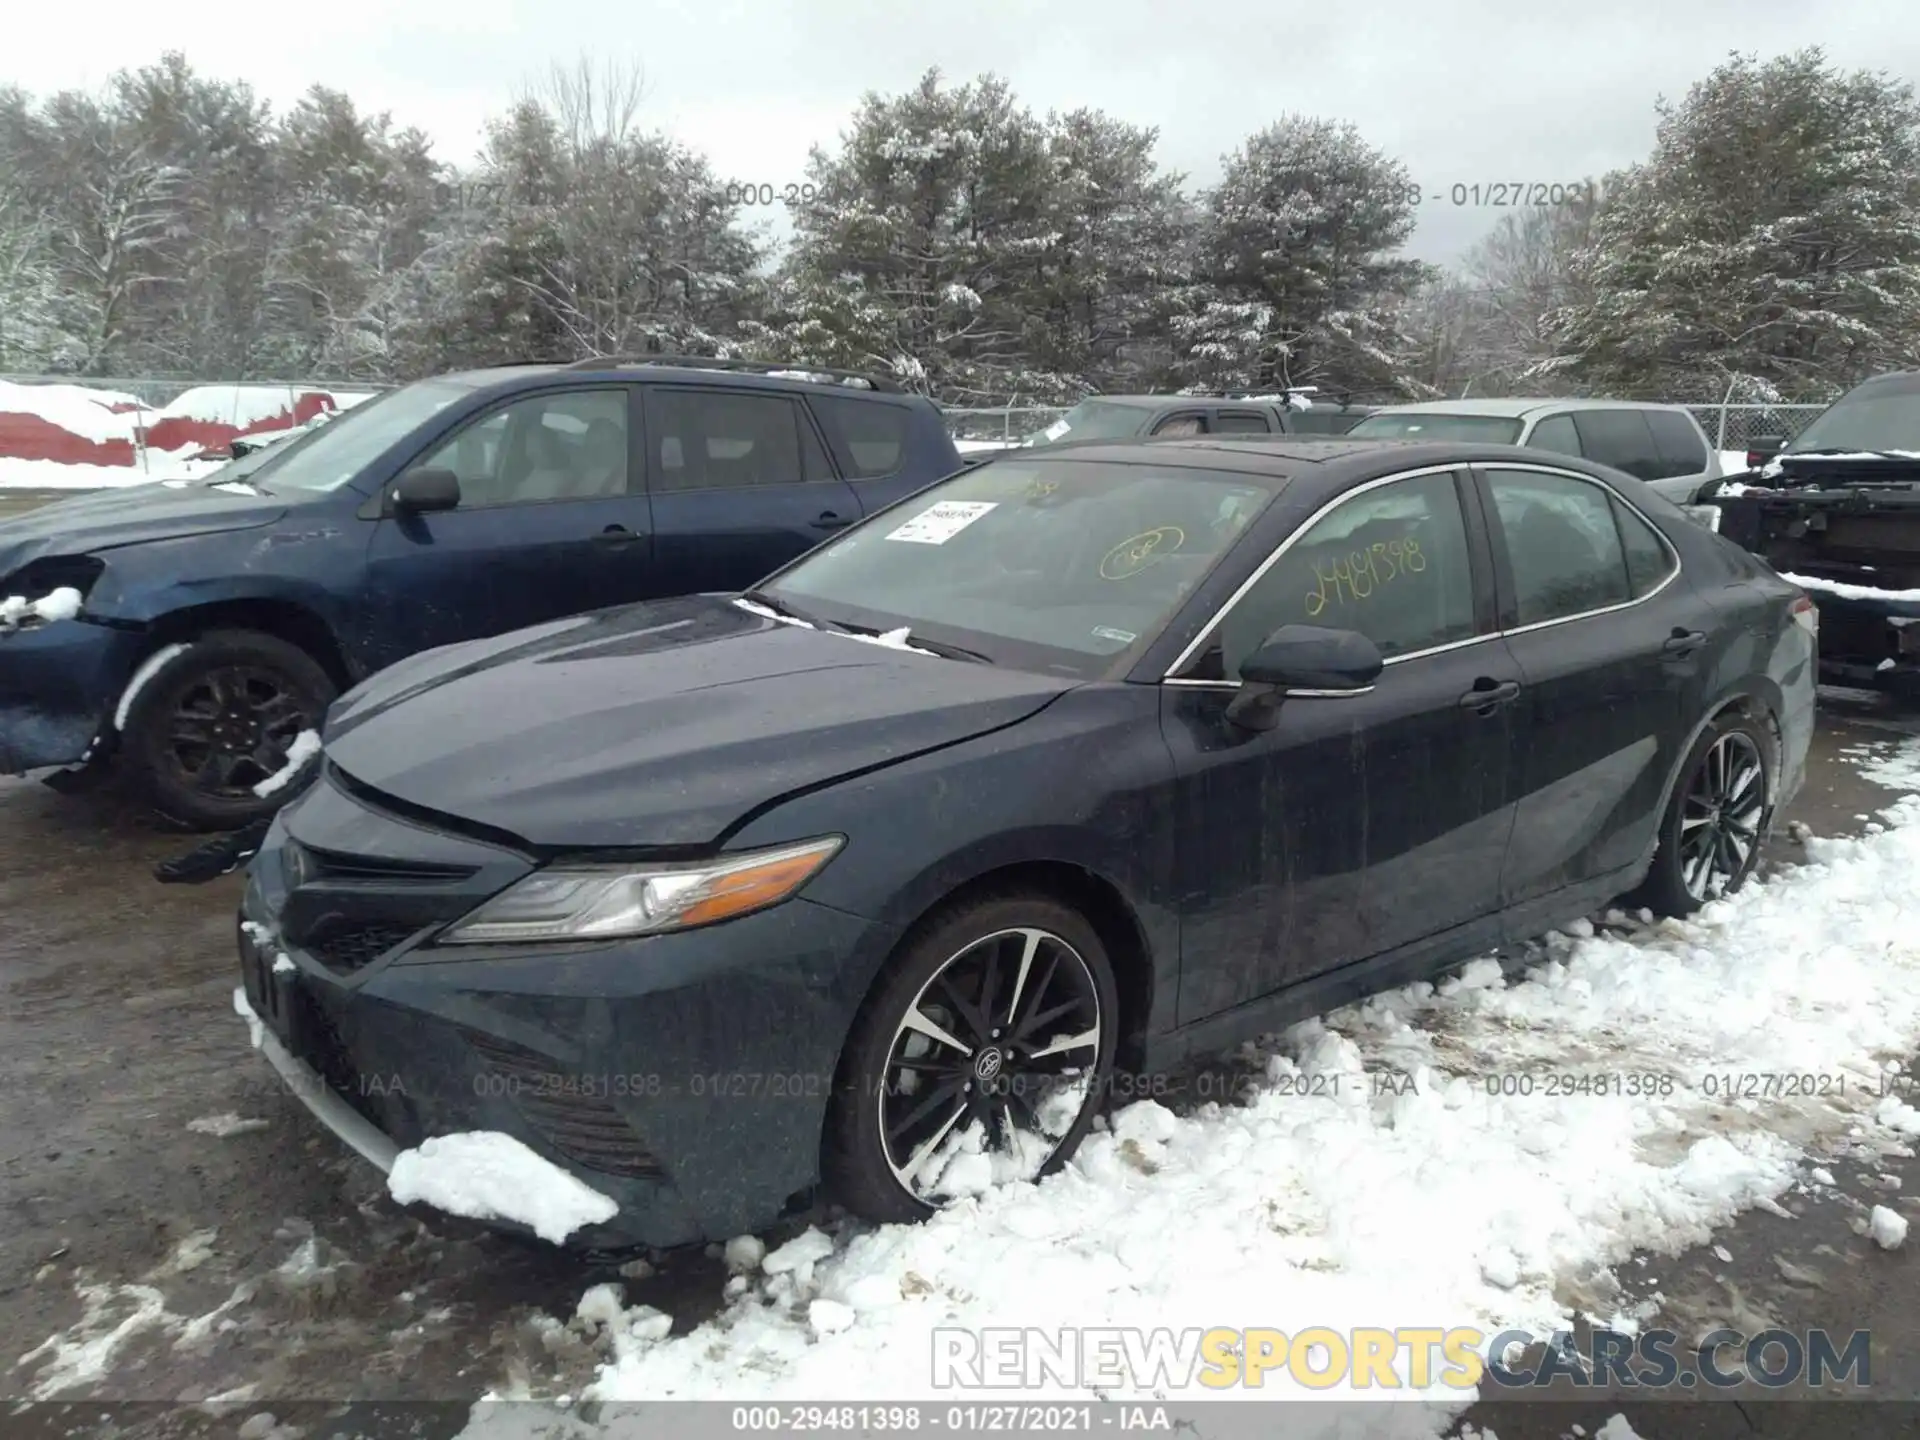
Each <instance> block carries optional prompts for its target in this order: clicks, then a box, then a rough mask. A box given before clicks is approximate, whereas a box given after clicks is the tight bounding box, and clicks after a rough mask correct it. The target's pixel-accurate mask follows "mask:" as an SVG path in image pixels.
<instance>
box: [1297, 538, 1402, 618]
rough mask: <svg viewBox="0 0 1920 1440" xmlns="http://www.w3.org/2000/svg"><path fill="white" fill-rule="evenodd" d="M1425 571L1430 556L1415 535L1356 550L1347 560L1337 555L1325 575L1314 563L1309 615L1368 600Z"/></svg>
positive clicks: (1307, 606) (1307, 604) (1312, 615)
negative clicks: (1397, 581) (1403, 577)
mask: <svg viewBox="0 0 1920 1440" xmlns="http://www.w3.org/2000/svg"><path fill="white" fill-rule="evenodd" d="M1426 568H1427V557H1426V556H1424V555H1422V554H1421V553H1420V542H1419V540H1418V539H1416V538H1414V537H1413V536H1408V537H1407V538H1406V539H1404V540H1387V541H1375V542H1374V543H1373V544H1372V545H1370V546H1368V547H1367V548H1366V549H1365V550H1355V551H1353V552H1351V553H1350V554H1348V555H1346V556H1345V557H1344V558H1342V557H1338V556H1336V557H1335V558H1334V560H1333V562H1332V565H1331V567H1330V568H1329V569H1327V570H1326V571H1324V572H1323V571H1322V570H1321V568H1320V566H1319V564H1318V563H1315V564H1314V567H1313V579H1314V586H1313V588H1312V589H1311V590H1309V591H1307V603H1306V610H1307V615H1308V617H1309V618H1312V617H1316V616H1318V615H1321V614H1322V613H1324V612H1325V610H1326V608H1327V606H1328V605H1330V604H1331V605H1345V604H1347V603H1348V602H1349V601H1357V600H1366V599H1368V598H1370V597H1371V596H1372V595H1373V594H1374V592H1375V591H1377V590H1378V589H1379V588H1380V587H1381V586H1383V585H1385V584H1388V583H1389V582H1390V581H1393V580H1395V579H1398V578H1399V577H1400V576H1401V575H1403V574H1413V575H1418V574H1419V573H1420V572H1421V571H1423V570H1425V569H1426Z"/></svg>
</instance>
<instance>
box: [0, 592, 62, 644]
mask: <svg viewBox="0 0 1920 1440" xmlns="http://www.w3.org/2000/svg"><path fill="white" fill-rule="evenodd" d="M79 613H80V592H79V591H78V590H75V589H74V588H73V587H72V586H71V585H62V586H61V587H60V588H59V589H58V590H53V591H50V592H49V593H47V594H45V595H42V596H41V597H40V598H39V599H38V600H29V599H27V597H26V596H24V595H9V596H7V597H6V598H5V599H4V600H0V635H4V634H6V633H7V632H8V631H10V630H18V629H19V628H20V627H21V626H22V625H24V624H26V623H27V621H29V620H41V621H45V622H46V623H48V624H51V623H53V622H54V621H55V620H71V619H73V617H74V616H76V615H78V614H79Z"/></svg>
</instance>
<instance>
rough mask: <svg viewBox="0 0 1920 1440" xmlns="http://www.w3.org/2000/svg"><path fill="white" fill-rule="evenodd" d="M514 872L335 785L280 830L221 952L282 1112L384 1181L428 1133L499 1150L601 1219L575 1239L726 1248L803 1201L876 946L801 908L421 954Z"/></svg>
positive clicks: (884, 933)
mask: <svg viewBox="0 0 1920 1440" xmlns="http://www.w3.org/2000/svg"><path fill="white" fill-rule="evenodd" d="M401 855H410V856H411V857H412V858H410V859H407V860H402V859H400V858H399V857H400V856H401ZM462 862H464V863H462ZM529 868H531V862H530V861H529V860H527V859H526V858H525V857H520V856H515V855H513V854H512V853H511V852H509V851H504V850H500V849H497V848H495V847H493V846H491V845H486V844H482V843H480V842H476V841H469V840H466V839H464V838H459V837H453V836H449V835H447V834H445V833H443V832H437V831H430V830H426V829H424V828H422V827H421V826H419V825H418V824H417V823H416V822H413V821H410V820H402V819H400V818H398V817H393V816H388V815H386V814H384V813H382V812H381V811H379V810H378V809H376V808H374V807H373V805H372V804H370V803H367V802H365V801H363V800H361V799H360V798H358V797H355V796H351V795H348V794H347V793H346V792H345V791H344V790H343V789H341V788H340V787H339V786H338V785H337V784H335V783H333V781H332V780H331V779H330V778H323V779H322V780H321V781H320V782H319V783H318V784H316V785H315V786H314V787H313V788H312V789H310V790H308V791H307V792H305V793H304V794H303V795H302V796H301V797H300V798H299V799H298V800H296V801H295V802H294V803H293V804H292V805H290V806H289V807H288V808H287V809H286V810H284V811H282V812H281V814H280V815H279V816H277V817H276V819H275V823H274V825H273V828H272V830H271V831H270V832H269V834H268V837H267V840H266V842H265V843H264V844H263V846H262V848H261V851H260V853H259V855H258V856H256V857H255V859H254V862H253V865H252V867H251V869H250V871H249V875H248V884H247V890H246V894H245V897H244V899H243V901H242V908H241V914H240V921H241V923H240V926H239V939H238V943H239V949H240V957H241V967H242V976H243V979H244V982H245V993H246V1000H247V1002H248V1004H249V1006H250V1008H251V1010H252V1012H253V1014H254V1015H255V1016H257V1017H258V1020H259V1022H260V1024H261V1026H262V1029H263V1032H264V1033H263V1035H262V1042H263V1043H262V1045H261V1048H262V1050H263V1051H265V1052H266V1055H267V1058H268V1060H269V1061H270V1062H271V1063H273V1065H274V1066H275V1068H276V1069H277V1070H278V1071H279V1072H280V1073H281V1074H282V1076H283V1077H285V1078H286V1080H287V1083H288V1084H289V1085H290V1086H291V1087H292V1088H293V1089H294V1090H295V1092H296V1094H298V1095H299V1097H300V1099H301V1100H302V1101H303V1102H304V1103H306V1105H307V1106H308V1108H309V1109H310V1110H312V1111H313V1113H314V1114H315V1116H316V1117H317V1118H318V1119H319V1120H320V1121H321V1122H322V1123H323V1124H325V1125H326V1126H327V1127H328V1128H329V1129H330V1130H332V1131H333V1132H334V1133H335V1134H336V1135H337V1136H339V1138H340V1139H341V1140H342V1141H344V1142H345V1143H346V1144H348V1145H349V1146H351V1147H352V1148H353V1149H354V1150H355V1151H357V1152H358V1153H360V1154H361V1155H363V1156H364V1157H366V1158H367V1159H368V1160H369V1161H371V1162H372V1163H374V1164H375V1165H378V1166H380V1167H381V1168H383V1169H387V1168H390V1167H391V1166H392V1164H393V1162H394V1156H395V1155H396V1154H397V1153H398V1152H399V1151H401V1150H405V1149H410V1148H412V1147H415V1146H418V1145H419V1144H421V1143H422V1142H423V1141H425V1140H427V1139H429V1138H431V1137H433V1136H437V1135H452V1134H461V1133H469V1132H476V1131H485V1132H499V1133H504V1134H507V1135H510V1136H512V1137H513V1138H514V1139H516V1140H519V1141H520V1142H521V1143H523V1144H524V1145H526V1146H527V1147H528V1148H530V1149H531V1150H533V1151H534V1152H535V1153H536V1154H538V1155H540V1156H541V1157H543V1158H544V1159H546V1160H548V1161H550V1162H552V1163H553V1164H555V1165H557V1166H559V1167H560V1168H562V1169H564V1170H566V1171H568V1172H570V1173H572V1174H573V1175H574V1176H575V1177H576V1178H578V1179H579V1180H580V1181H581V1182H582V1183H584V1184H586V1185H588V1186H590V1187H591V1188H593V1189H594V1190H596V1191H598V1192H599V1193H601V1194H603V1195H606V1196H608V1197H609V1198H611V1199H612V1200H614V1201H615V1203H616V1204H617V1205H618V1206H619V1210H618V1213H617V1214H616V1215H615V1216H614V1217H613V1218H612V1219H611V1220H609V1221H607V1222H605V1223H604V1224H601V1225H597V1226H594V1227H591V1228H590V1229H583V1230H580V1231H576V1232H575V1233H574V1234H573V1235H572V1236H571V1237H569V1240H568V1244H569V1245H572V1246H581V1247H589V1248H595V1247H606V1248H611V1247H616V1246H622V1245H633V1244H645V1245H660V1246H665V1245H676V1244H684V1243H689V1242H693V1241H699V1240H709V1239H724V1238H727V1237H729V1236H732V1235H737V1234H741V1233H744V1232H747V1231H751V1230H756V1229H761V1228H764V1227H765V1226H767V1225H769V1224H771V1223H773V1222H774V1221H776V1220H778V1219H779V1218H781V1217H782V1216H783V1215H785V1214H788V1213H791V1212H792V1211H793V1210H794V1209H795V1208H797V1206H799V1205H801V1204H803V1203H805V1202H806V1201H807V1200H808V1199H810V1198H811V1191H812V1190H813V1187H814V1186H815V1185H816V1184H817V1182H818V1178H819V1159H820V1142H821V1136H822V1130H823V1126H824V1123H825V1117H826V1110H827V1104H828V1100H829V1098H830V1097H831V1095H832V1093H833V1086H834V1079H835V1071H836V1068H837V1065H838V1062H839V1052H840V1047H841V1044H842V1041H843V1039H844V1037H845V1035H846V1034H847V1032H848V1030H849V1029H850V1027H851V1025H852V1020H853V1015H854V1011H855V1010H856V1008H857V1006H858V1004H859V1001H860V998H861V996H860V994H859V993H858V989H857V986H856V984H855V982H854V980H853V977H856V976H862V975H867V974H871V973H872V969H873V967H874V964H875V963H876V960H875V956H876V955H877V954H883V953H884V952H885V950H886V949H890V948H891V946H892V944H893V941H894V939H895V935H894V933H893V932H891V931H890V930H888V929H886V928H885V927H881V926H877V925H875V924H873V923H872V922H870V921H867V920H864V919H861V918H859V917H856V916H852V915H848V914H845V913H843V912H841V911H838V910H834V909H831V908H829V907H827V906H823V905H818V904H813V903H810V902H808V901H807V900H805V899H795V900H792V901H789V902H787V903H786V904H783V905H780V906H777V907H775V908H773V909H770V910H766V911H762V912H760V913H759V914H755V915H748V916H744V917H741V918H740V919H737V920H733V921H728V922H726V923H724V924H720V925H714V926H711V927H708V928H705V929H700V930H692V931H687V932H683V933H679V934H667V935H658V936H651V937H647V938H644V939H639V940H624V941H613V942H600V943H596V944H580V945H563V946H550V945H535V946H521V947H518V948H515V947H507V946H445V947H440V948H434V947H433V946H432V945H431V943H430V941H431V939H432V936H433V934H434V933H436V932H437V930H438V929H439V927H440V926H441V925H443V924H444V923H446V921H447V920H449V919H452V918H455V916H456V915H457V914H463V913H465V912H466V910H468V909H470V908H471V907H472V906H473V905H474V904H477V903H478V902H479V900H480V899H483V898H485V896H486V895H487V894H490V893H497V890H498V889H499V888H500V886H501V884H502V883H503V879H502V877H503V876H506V875H510V874H519V873H525V872H526V871H527V870H528V869H529ZM409 869H411V872H412V873H408V871H409ZM463 872H466V873H464V874H463ZM434 877H437V878H434ZM283 954H284V955H285V957H286V963H285V964H279V963H277V957H279V956H280V955H283ZM269 1041H271V1042H272V1044H271V1046H269V1044H268V1043H267V1042H269ZM506 1228H519V1227H517V1226H512V1225H508V1226H507V1227H506Z"/></svg>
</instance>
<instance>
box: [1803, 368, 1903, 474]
mask: <svg viewBox="0 0 1920 1440" xmlns="http://www.w3.org/2000/svg"><path fill="white" fill-rule="evenodd" d="M1809 450H1834V451H1840V452H1843V453H1844V452H1849V451H1860V452H1866V451H1870V450H1896V451H1897V450H1907V451H1916V452H1920V375H1888V376H1884V377H1882V378H1881V379H1878V380H1869V381H1867V382H1866V384H1864V385H1860V386H1857V387H1855V388H1854V389H1852V390H1849V391H1848V392H1847V393H1846V394H1845V395H1842V396H1841V397H1840V398H1839V399H1838V400H1836V401H1834V402H1833V404H1832V405H1830V406H1829V407H1828V408H1827V409H1825V410H1823V411H1821V412H1820V414H1818V415H1817V416H1815V417H1814V421H1813V423H1812V424H1811V425H1809V426H1807V428H1806V429H1805V430H1802V431H1801V432H1800V434H1799V435H1798V436H1797V437H1796V438H1795V439H1794V442H1793V443H1792V444H1791V445H1789V446H1787V448H1786V451H1785V452H1784V453H1786V454H1788V455H1803V454H1805V453H1806V452H1807V451H1809Z"/></svg>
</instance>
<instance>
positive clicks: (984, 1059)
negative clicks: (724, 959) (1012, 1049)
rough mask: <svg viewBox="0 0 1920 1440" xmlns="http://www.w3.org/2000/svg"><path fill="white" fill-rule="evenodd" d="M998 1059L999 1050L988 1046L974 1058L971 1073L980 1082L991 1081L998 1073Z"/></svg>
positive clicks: (999, 1057)
mask: <svg viewBox="0 0 1920 1440" xmlns="http://www.w3.org/2000/svg"><path fill="white" fill-rule="evenodd" d="M1000 1059H1001V1056H1000V1051H999V1049H998V1048H997V1047H994V1046H989V1047H988V1048H987V1049H985V1050H982V1051H981V1052H980V1053H979V1055H977V1056H976V1057H975V1058H974V1062H973V1073H974V1074H975V1075H977V1076H979V1077H980V1078H981V1079H982V1080H991V1079H993V1077H994V1076H996V1075H998V1074H999V1073H1000Z"/></svg>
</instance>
